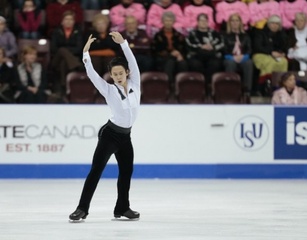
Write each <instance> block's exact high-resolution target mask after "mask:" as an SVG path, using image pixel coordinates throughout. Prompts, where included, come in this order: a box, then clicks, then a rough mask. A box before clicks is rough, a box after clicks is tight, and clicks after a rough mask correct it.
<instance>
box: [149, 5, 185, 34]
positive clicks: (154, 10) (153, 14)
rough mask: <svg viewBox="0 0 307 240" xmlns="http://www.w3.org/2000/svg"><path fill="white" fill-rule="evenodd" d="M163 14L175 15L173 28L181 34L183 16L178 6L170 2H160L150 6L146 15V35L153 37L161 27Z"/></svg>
mask: <svg viewBox="0 0 307 240" xmlns="http://www.w3.org/2000/svg"><path fill="white" fill-rule="evenodd" d="M164 12H172V13H173V14H174V15H175V23H174V26H173V27H174V28H175V29H176V30H177V31H178V32H180V33H183V27H184V25H185V24H184V16H183V12H182V10H181V8H180V6H179V5H178V4H176V3H173V2H172V0H160V1H159V3H153V4H151V6H150V8H149V10H148V14H147V34H148V36H149V37H153V36H154V35H155V33H157V32H158V31H160V30H161V28H162V27H163V23H162V21H161V20H162V15H163V13H164Z"/></svg>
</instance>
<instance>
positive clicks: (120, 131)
mask: <svg viewBox="0 0 307 240" xmlns="http://www.w3.org/2000/svg"><path fill="white" fill-rule="evenodd" d="M107 126H109V127H110V128H112V129H113V130H114V131H115V132H118V133H125V134H128V133H130V132H131V127H129V128H124V127H120V126H117V125H116V124H114V123H112V122H111V121H110V120H109V121H108V122H107Z"/></svg>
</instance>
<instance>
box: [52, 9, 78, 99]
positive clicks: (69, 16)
mask: <svg viewBox="0 0 307 240" xmlns="http://www.w3.org/2000/svg"><path fill="white" fill-rule="evenodd" d="M50 47H51V55H52V56H51V58H52V59H51V67H52V69H53V70H54V71H55V72H56V73H57V79H53V80H56V82H53V84H54V87H55V91H56V92H57V93H58V94H61V95H63V94H65V92H66V91H65V87H66V75H67V73H68V72H70V71H74V70H81V69H82V70H84V69H83V68H82V67H83V64H82V62H81V55H82V48H83V38H82V32H81V29H80V27H79V26H77V25H76V24H75V13H74V12H73V11H70V10H68V11H66V12H64V14H63V16H62V22H61V24H60V26H59V27H57V28H56V29H55V30H54V31H53V33H52V37H51V42H50Z"/></svg>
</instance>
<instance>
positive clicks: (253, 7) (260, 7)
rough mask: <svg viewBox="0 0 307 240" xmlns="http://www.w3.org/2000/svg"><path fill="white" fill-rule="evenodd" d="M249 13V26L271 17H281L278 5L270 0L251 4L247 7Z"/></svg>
mask: <svg viewBox="0 0 307 240" xmlns="http://www.w3.org/2000/svg"><path fill="white" fill-rule="evenodd" d="M248 8H249V12H250V24H251V25H255V24H256V23H257V22H258V21H261V20H267V19H268V18H269V17H270V16H271V15H277V16H279V17H281V13H280V9H279V3H278V2H276V1H274V0H270V1H268V2H263V3H258V2H251V3H250V4H249V5H248Z"/></svg>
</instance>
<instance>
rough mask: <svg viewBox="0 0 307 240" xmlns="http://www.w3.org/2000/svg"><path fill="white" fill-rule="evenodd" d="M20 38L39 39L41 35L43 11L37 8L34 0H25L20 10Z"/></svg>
mask: <svg viewBox="0 0 307 240" xmlns="http://www.w3.org/2000/svg"><path fill="white" fill-rule="evenodd" d="M17 17H18V22H19V26H20V30H19V32H20V38H24V39H37V38H39V36H40V33H39V27H40V24H41V21H42V13H41V11H40V10H39V9H38V8H36V6H35V2H34V1H33V0H25V1H24V4H23V7H22V9H21V10H20V11H19V12H18V15H17Z"/></svg>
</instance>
